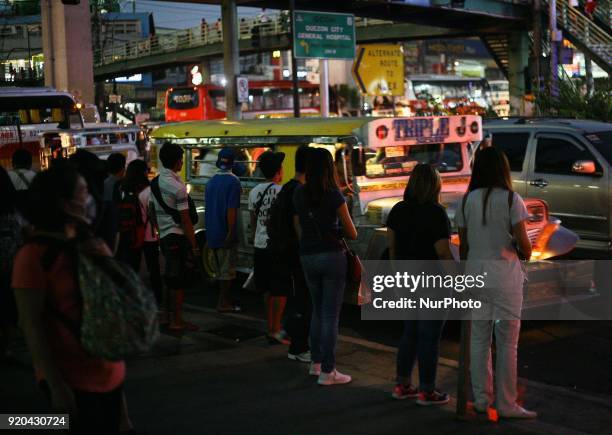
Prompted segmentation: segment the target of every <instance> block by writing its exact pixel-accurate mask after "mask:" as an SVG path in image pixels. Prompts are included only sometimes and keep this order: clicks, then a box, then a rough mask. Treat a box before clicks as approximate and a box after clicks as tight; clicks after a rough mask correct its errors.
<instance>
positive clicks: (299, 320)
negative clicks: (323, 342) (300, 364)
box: [285, 257, 312, 355]
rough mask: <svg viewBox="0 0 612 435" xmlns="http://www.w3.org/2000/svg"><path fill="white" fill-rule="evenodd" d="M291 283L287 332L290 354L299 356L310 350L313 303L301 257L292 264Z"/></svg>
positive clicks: (286, 322)
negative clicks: (289, 339)
mask: <svg viewBox="0 0 612 435" xmlns="http://www.w3.org/2000/svg"><path fill="white" fill-rule="evenodd" d="M291 281H292V285H291V286H290V287H289V289H290V291H289V297H288V299H287V317H286V321H285V330H286V331H287V333H288V334H289V336H290V337H291V344H290V346H289V353H291V354H293V355H297V354H300V353H303V352H306V351H308V350H310V346H309V345H308V337H309V335H310V317H311V315H312V314H311V313H312V302H311V300H310V292H309V291H308V286H307V285H306V280H305V278H304V271H303V270H302V266H301V264H300V260H299V257H298V258H297V260H295V261H292V264H291Z"/></svg>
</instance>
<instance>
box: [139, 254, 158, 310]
mask: <svg viewBox="0 0 612 435" xmlns="http://www.w3.org/2000/svg"><path fill="white" fill-rule="evenodd" d="M143 252H144V257H145V263H146V264H147V271H148V272H149V279H150V280H151V288H152V289H153V293H154V294H155V300H156V301H157V306H158V307H160V306H161V303H162V277H161V268H160V266H159V242H144V246H143Z"/></svg>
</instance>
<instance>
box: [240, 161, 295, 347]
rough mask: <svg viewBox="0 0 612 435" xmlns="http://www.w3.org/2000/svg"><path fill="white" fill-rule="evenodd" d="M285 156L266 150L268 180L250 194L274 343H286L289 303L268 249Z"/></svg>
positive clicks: (258, 269)
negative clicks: (285, 319) (269, 224)
mask: <svg viewBox="0 0 612 435" xmlns="http://www.w3.org/2000/svg"><path fill="white" fill-rule="evenodd" d="M284 159H285V154H284V153H280V152H279V153H275V152H273V151H266V152H264V153H263V154H262V155H261V156H260V157H259V169H260V170H261V172H262V173H263V176H264V177H265V178H266V181H265V182H264V183H261V184H258V185H257V186H255V188H253V190H251V193H249V210H250V212H251V231H252V238H253V246H254V248H255V254H254V273H255V287H256V288H257V291H258V292H259V293H262V294H264V298H265V303H266V308H267V320H268V338H269V339H270V341H273V342H281V343H284V342H286V341H285V340H284V339H283V336H282V334H281V319H282V317H283V312H284V310H285V304H286V303H287V290H288V289H283V288H280V287H281V286H280V285H278V281H279V280H278V279H275V277H277V273H276V271H275V270H274V267H275V264H274V263H275V262H274V258H273V257H272V255H270V253H269V252H268V250H267V249H266V248H267V247H268V230H267V228H266V224H267V221H268V215H269V213H270V207H271V206H272V203H273V202H274V200H275V199H276V195H277V194H278V192H280V190H281V188H282V186H281V184H280V183H281V181H282V179H283V160H284Z"/></svg>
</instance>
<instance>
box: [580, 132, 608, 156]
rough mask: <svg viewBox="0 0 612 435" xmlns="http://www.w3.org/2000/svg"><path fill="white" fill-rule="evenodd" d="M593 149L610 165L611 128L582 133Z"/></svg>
mask: <svg viewBox="0 0 612 435" xmlns="http://www.w3.org/2000/svg"><path fill="white" fill-rule="evenodd" d="M584 137H586V138H587V140H588V141H589V142H591V143H592V144H593V146H594V147H595V149H596V150H597V151H599V153H600V154H601V155H602V156H603V157H604V158H605V159H606V160H607V161H608V163H609V164H611V165H612V130H610V131H599V132H597V133H587V134H585V135H584Z"/></svg>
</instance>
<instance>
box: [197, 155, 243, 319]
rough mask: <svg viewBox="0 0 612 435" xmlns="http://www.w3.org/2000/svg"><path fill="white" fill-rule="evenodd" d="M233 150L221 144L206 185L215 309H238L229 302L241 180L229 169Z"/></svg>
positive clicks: (231, 163)
mask: <svg viewBox="0 0 612 435" xmlns="http://www.w3.org/2000/svg"><path fill="white" fill-rule="evenodd" d="M234 158H235V156H234V152H233V151H232V150H231V149H229V148H222V149H221V150H220V151H219V156H218V157H217V167H218V168H219V171H218V172H217V173H216V174H215V176H213V177H212V178H211V180H210V181H209V182H208V184H207V185H206V191H205V194H204V201H205V202H204V203H205V206H206V213H205V216H206V241H207V243H208V247H209V248H210V249H211V250H212V251H213V253H214V258H215V263H216V269H217V270H216V272H217V280H218V281H219V299H218V302H217V311H219V312H229V311H237V307H234V305H233V304H232V296H231V290H232V282H233V280H234V278H236V256H237V238H236V231H237V228H236V221H237V217H238V209H239V208H240V180H239V179H238V177H236V176H235V175H234V174H233V173H232V167H233V166H234Z"/></svg>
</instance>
